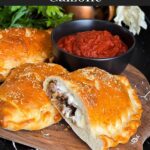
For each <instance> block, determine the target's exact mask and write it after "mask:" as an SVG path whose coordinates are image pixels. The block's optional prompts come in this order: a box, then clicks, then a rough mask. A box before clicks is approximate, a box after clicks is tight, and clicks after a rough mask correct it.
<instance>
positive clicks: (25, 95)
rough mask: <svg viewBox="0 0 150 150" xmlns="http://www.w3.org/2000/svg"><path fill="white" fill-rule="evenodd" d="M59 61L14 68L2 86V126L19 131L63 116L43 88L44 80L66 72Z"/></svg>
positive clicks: (0, 92)
mask: <svg viewBox="0 0 150 150" xmlns="http://www.w3.org/2000/svg"><path fill="white" fill-rule="evenodd" d="M65 72H66V70H65V69H64V68H63V67H61V66H59V65H56V64H50V63H49V64H48V63H38V64H24V65H21V66H20V67H18V68H16V69H14V70H12V71H11V73H10V75H9V76H8V77H7V79H6V80H5V82H4V83H3V84H2V85H1V86H0V126H1V127H2V128H5V129H8V130H12V131H17V130H21V129H24V130H39V129H42V128H45V127H47V126H50V125H52V124H54V123H57V122H58V121H59V120H60V119H61V116H60V114H59V113H58V111H57V110H56V109H55V107H53V105H52V104H51V101H50V100H49V99H48V97H47V95H46V94H45V92H44V91H43V87H42V83H43V81H44V79H45V78H46V77H48V76H51V75H58V74H61V73H65Z"/></svg>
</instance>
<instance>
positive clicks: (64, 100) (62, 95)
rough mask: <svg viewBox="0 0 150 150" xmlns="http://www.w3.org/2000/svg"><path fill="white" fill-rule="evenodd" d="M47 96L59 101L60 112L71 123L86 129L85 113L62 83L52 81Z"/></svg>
mask: <svg viewBox="0 0 150 150" xmlns="http://www.w3.org/2000/svg"><path fill="white" fill-rule="evenodd" d="M47 94H48V96H49V97H50V98H51V99H52V100H54V101H55V100H57V101H58V106H59V110H60V111H61V113H62V114H63V115H64V116H65V117H66V118H67V119H68V120H69V121H71V122H72V123H73V124H75V125H76V126H78V127H80V128H83V127H84V125H85V119H84V115H83V112H82V110H81V109H80V108H79V106H78V104H77V102H76V98H75V97H74V95H73V94H71V93H70V92H69V90H68V89H67V88H66V87H65V86H64V85H63V84H62V83H60V82H59V81H56V80H51V81H50V82H49V84H48V88H47Z"/></svg>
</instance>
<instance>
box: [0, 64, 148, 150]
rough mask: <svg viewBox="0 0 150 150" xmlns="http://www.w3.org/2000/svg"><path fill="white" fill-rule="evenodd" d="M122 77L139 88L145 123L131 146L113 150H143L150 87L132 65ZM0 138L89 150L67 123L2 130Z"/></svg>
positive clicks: (50, 148)
mask: <svg viewBox="0 0 150 150" xmlns="http://www.w3.org/2000/svg"><path fill="white" fill-rule="evenodd" d="M122 74H123V75H125V76H127V77H128V79H129V80H130V82H131V84H132V86H133V87H134V88H136V90H137V92H138V95H139V98H140V99H141V101H142V105H143V109H144V111H143V115H142V124H141V126H140V127H139V129H138V131H137V133H136V134H135V135H134V136H133V137H131V139H130V141H129V142H128V143H127V144H120V145H119V146H117V147H116V148H111V150H142V149H143V148H142V147H143V143H144V141H145V139H146V138H147V137H149V136H150V92H149V91H150V85H149V82H148V81H147V80H146V78H145V77H144V75H143V74H142V73H141V72H140V71H138V70H137V69H136V68H134V67H133V66H131V65H128V66H127V67H126V69H125V71H124V72H123V73H122ZM0 137H2V138H5V139H8V140H12V141H14V142H18V143H21V144H24V145H28V146H31V147H34V148H38V149H42V150H76V149H80V150H88V149H89V148H88V146H87V145H86V144H85V143H84V142H82V141H81V140H80V139H79V138H78V137H77V136H76V135H75V134H74V133H73V131H72V130H71V129H70V128H69V126H68V125H67V124H66V123H65V122H64V121H61V122H60V123H59V124H55V125H53V126H51V127H48V128H45V129H43V130H40V131H33V132H31V131H17V132H11V131H7V130H4V129H2V128H0Z"/></svg>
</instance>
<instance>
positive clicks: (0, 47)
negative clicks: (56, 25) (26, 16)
mask: <svg viewBox="0 0 150 150" xmlns="http://www.w3.org/2000/svg"><path fill="white" fill-rule="evenodd" d="M50 33H51V32H50V30H38V29H33V28H10V29H5V30H0V81H4V80H5V78H6V76H7V75H8V74H9V72H10V70H11V69H12V68H15V67H17V66H19V65H21V64H24V63H39V62H44V61H45V60H46V59H48V58H49V57H51V55H52V54H51V53H52V51H51V49H52V44H51V40H50Z"/></svg>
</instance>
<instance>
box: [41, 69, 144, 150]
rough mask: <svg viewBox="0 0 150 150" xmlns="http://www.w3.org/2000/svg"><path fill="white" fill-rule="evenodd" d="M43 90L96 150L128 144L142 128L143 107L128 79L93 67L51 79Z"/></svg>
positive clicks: (46, 82) (76, 131) (84, 139)
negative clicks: (139, 128) (138, 129)
mask: <svg viewBox="0 0 150 150" xmlns="http://www.w3.org/2000/svg"><path fill="white" fill-rule="evenodd" d="M43 86H44V90H45V91H46V93H47V95H48V96H49V98H50V99H51V100H52V103H53V104H54V105H55V106H56V108H57V109H58V111H59V112H60V113H61V115H62V116H63V118H64V119H65V120H66V122H67V123H68V124H69V125H70V126H71V128H72V129H73V131H74V132H75V133H76V134H77V135H78V136H79V137H80V138H81V139H82V140H83V141H85V142H86V143H87V144H88V145H89V146H90V147H91V149H93V150H101V149H107V148H109V147H115V146H117V145H118V144H119V143H127V142H128V140H129V138H130V137H131V136H132V135H133V134H134V133H135V132H136V131H137V128H138V127H139V126H140V123H141V121H140V119H141V114H142V105H141V102H140V100H139V99H138V96H137V94H136V92H135V90H134V89H132V87H131V86H130V83H129V81H128V80H127V78H126V77H123V76H114V75H111V74H109V73H107V72H105V71H103V70H100V69H98V68H94V67H93V68H92V67H91V68H84V69H79V70H77V71H74V72H72V73H67V74H64V75H61V76H51V77H48V78H47V79H46V80H45V81H44V84H43Z"/></svg>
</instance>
